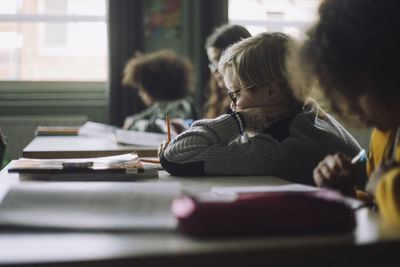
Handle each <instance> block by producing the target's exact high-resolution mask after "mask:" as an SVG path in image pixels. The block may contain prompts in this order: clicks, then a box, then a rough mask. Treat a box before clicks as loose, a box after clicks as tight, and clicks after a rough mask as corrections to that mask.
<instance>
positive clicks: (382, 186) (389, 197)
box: [375, 168, 400, 226]
mask: <svg viewBox="0 0 400 267" xmlns="http://www.w3.org/2000/svg"><path fill="white" fill-rule="evenodd" d="M375 199H376V203H377V204H378V207H379V211H380V214H381V217H382V218H383V221H384V222H386V223H388V224H392V225H397V226H400V168H395V169H393V170H391V171H389V172H388V173H386V174H385V176H384V177H383V178H382V179H381V180H380V181H379V183H378V185H377V188H376V191H375Z"/></svg>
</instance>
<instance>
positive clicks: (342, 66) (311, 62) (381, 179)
mask: <svg viewBox="0 0 400 267" xmlns="http://www.w3.org/2000/svg"><path fill="white" fill-rule="evenodd" d="M398 11H399V2H398V1H396V0H389V1H384V2H380V1H374V0H351V1H348V0H326V1H324V2H323V3H322V4H321V6H320V9H319V14H320V19H319V21H318V22H317V23H316V25H315V26H314V27H313V28H312V29H311V30H310V31H309V33H308V39H306V41H305V42H304V44H303V45H302V46H301V49H300V50H299V59H300V60H301V63H300V64H303V65H304V66H310V69H309V71H310V72H308V73H304V74H306V76H308V77H312V76H315V77H316V78H317V81H318V82H319V84H320V87H321V89H322V90H323V92H324V93H325V95H326V96H327V97H328V98H329V99H330V101H331V102H332V104H333V105H332V106H333V107H335V108H336V110H337V111H338V112H339V113H340V114H342V115H345V116H348V115H351V114H355V115H358V117H359V118H360V119H361V121H362V122H364V123H365V125H367V126H374V127H376V128H375V130H374V131H373V133H372V136H371V142H370V154H369V160H368V164H367V173H368V176H369V181H368V183H367V186H366V190H367V192H368V194H370V196H372V197H373V196H375V200H376V203H377V205H378V207H379V210H380V213H381V214H382V216H383V218H384V220H385V221H386V222H389V223H391V224H396V225H399V226H400V163H399V162H400V149H399V144H400V143H399V138H400V136H399V134H400V133H399V131H400V129H399V127H400V94H399V82H398V79H397V78H396V77H398V68H397V67H396V66H397V65H398V64H399V62H400V50H399V47H400V42H399V39H398V38H397V37H398V36H397V35H398V29H399V18H398ZM354 168H355V166H354V165H352V164H351V162H350V158H349V157H347V156H346V155H343V154H342V153H338V154H335V155H330V156H327V157H326V158H325V159H324V160H323V161H322V162H321V163H320V164H319V165H318V167H317V168H316V169H315V171H314V179H315V182H316V184H317V185H318V186H320V187H331V188H335V189H338V190H340V191H342V192H343V193H344V194H347V195H350V196H356V195H357V196H359V197H363V196H364V197H365V195H364V194H363V193H362V192H360V191H358V192H357V191H356V187H355V182H354V181H355V177H356V173H357V172H356V171H355V170H354Z"/></svg>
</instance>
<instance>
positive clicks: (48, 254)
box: [0, 169, 400, 267]
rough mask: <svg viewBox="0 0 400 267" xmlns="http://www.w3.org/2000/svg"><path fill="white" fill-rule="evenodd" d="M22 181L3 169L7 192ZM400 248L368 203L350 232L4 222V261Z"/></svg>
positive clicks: (299, 258) (136, 261)
mask: <svg viewBox="0 0 400 267" xmlns="http://www.w3.org/2000/svg"><path fill="white" fill-rule="evenodd" d="M157 181H159V182H170V181H179V182H181V184H182V188H183V190H185V191H187V192H191V193H198V192H206V191H209V190H210V188H211V187H212V186H244V185H280V184H285V183H286V182H285V181H283V180H281V179H278V178H275V177H267V176H253V177H191V178H189V177H186V178H185V177H173V176H170V175H169V174H168V173H166V172H165V171H160V178H159V179H158V180H157ZM18 182H19V177H18V175H17V174H9V173H8V172H7V169H4V170H2V171H1V172H0V199H1V196H2V194H4V193H5V191H6V188H7V186H9V185H11V184H14V183H18ZM232 223H234V222H232ZM398 251H400V230H395V229H391V228H385V227H383V226H382V225H380V221H379V218H378V216H377V214H376V213H375V212H373V211H370V210H368V209H366V208H364V209H360V210H359V211H358V212H357V228H356V230H355V231H354V232H353V233H348V234H323V235H304V234H303V235H301V234H298V235H275V236H274V235H264V236H257V237H231V238H214V239H192V238H189V237H186V236H184V235H182V234H179V233H177V232H134V231H133V232H84V231H82V232H79V231H78V232H73V231H70V232H68V231H17V230H14V231H10V230H4V229H3V230H1V229H0V265H12V264H18V265H24V266H29V265H34V264H40V265H45V266H70V265H73V266H81V265H85V266H127V265H129V266H191V267H192V266H305V265H307V266H326V265H327V264H334V265H335V266H343V264H352V265H353V264H355V263H356V264H363V265H366V266H383V263H389V262H390V263H395V264H399V263H400V258H399V257H398ZM336 264H337V265H336ZM329 266H331V265H329ZM346 266H349V265H346ZM392 266H393V265H392Z"/></svg>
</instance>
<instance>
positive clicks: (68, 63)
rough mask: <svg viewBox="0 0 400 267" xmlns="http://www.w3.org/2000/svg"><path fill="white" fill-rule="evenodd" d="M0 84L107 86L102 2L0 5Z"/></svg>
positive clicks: (7, 1) (4, 0) (7, 0)
mask: <svg viewBox="0 0 400 267" xmlns="http://www.w3.org/2000/svg"><path fill="white" fill-rule="evenodd" d="M0 40H1V41H0V82H5V81H21V82H28V81H29V82H32V81H40V82H60V81H63V82H103V83H104V82H105V81H107V68H108V66H107V64H108V63H107V22H106V0H1V9H0Z"/></svg>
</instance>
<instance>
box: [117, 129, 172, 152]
mask: <svg viewBox="0 0 400 267" xmlns="http://www.w3.org/2000/svg"><path fill="white" fill-rule="evenodd" d="M115 134H116V139H117V142H118V143H121V144H127V145H142V146H154V147H157V148H158V146H159V145H160V144H161V142H163V141H164V140H165V139H167V135H166V134H159V133H149V132H137V131H132V130H122V129H118V130H116V131H115Z"/></svg>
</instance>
